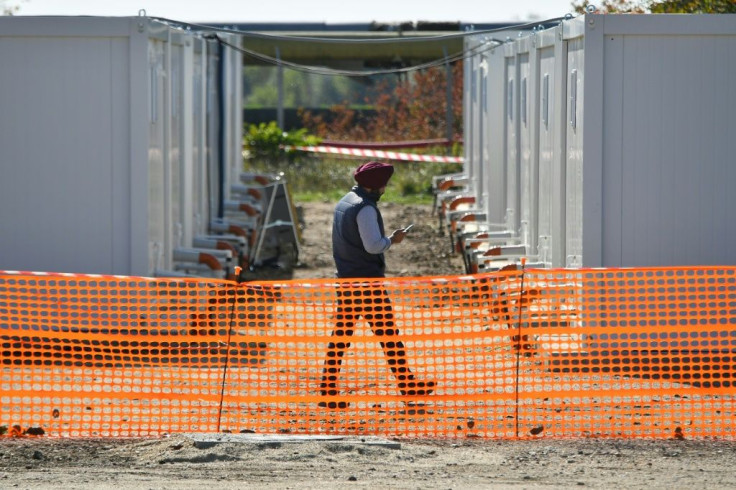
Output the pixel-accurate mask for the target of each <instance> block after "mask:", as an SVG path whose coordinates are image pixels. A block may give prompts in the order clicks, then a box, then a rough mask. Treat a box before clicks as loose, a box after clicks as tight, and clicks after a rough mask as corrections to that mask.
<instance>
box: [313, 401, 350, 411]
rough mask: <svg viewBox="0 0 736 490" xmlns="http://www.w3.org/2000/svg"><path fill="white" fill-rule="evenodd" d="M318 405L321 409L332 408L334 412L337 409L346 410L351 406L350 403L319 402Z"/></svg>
mask: <svg viewBox="0 0 736 490" xmlns="http://www.w3.org/2000/svg"><path fill="white" fill-rule="evenodd" d="M318 405H319V407H320V408H331V409H333V410H334V409H336V408H339V409H344V408H348V407H349V406H350V404H349V403H348V402H319V404H318Z"/></svg>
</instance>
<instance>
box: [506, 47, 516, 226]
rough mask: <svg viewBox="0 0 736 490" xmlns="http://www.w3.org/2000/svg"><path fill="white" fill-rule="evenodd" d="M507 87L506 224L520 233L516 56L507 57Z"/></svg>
mask: <svg viewBox="0 0 736 490" xmlns="http://www.w3.org/2000/svg"><path fill="white" fill-rule="evenodd" d="M505 73H506V84H505V85H506V86H505V87H504V93H505V96H506V97H505V98H506V105H505V109H504V113H505V115H506V124H505V126H506V130H505V133H506V144H505V147H504V149H505V154H506V162H505V174H506V222H507V223H508V224H509V227H510V228H511V229H512V230H513V231H515V232H518V231H519V219H518V214H519V124H518V120H519V84H518V64H517V59H516V56H515V55H512V56H507V57H506V66H505Z"/></svg>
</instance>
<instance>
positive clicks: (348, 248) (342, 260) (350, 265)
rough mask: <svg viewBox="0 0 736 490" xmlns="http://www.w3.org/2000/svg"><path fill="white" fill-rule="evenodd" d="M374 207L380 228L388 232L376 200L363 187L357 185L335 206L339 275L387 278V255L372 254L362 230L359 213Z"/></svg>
mask: <svg viewBox="0 0 736 490" xmlns="http://www.w3.org/2000/svg"><path fill="white" fill-rule="evenodd" d="M365 206H372V207H373V208H374V209H375V210H376V214H377V215H378V228H379V229H380V230H381V235H382V236H383V235H384V229H383V218H382V217H381V212H380V211H379V210H378V207H377V206H376V201H375V199H373V198H372V197H371V196H370V195H369V194H368V193H367V192H365V191H364V190H363V189H361V188H360V187H359V186H355V187H353V188H352V189H351V190H350V192H348V193H347V194H346V195H345V197H343V198H342V199H341V200H340V202H338V203H337V206H336V207H335V217H334V220H333V222H332V256H333V257H334V259H335V265H336V266H337V277H384V274H385V271H386V261H385V259H384V257H383V254H371V253H368V252H367V251H366V249H365V247H364V246H363V241H362V240H361V239H360V232H359V231H358V213H359V212H360V210H361V209H363V208H364V207H365Z"/></svg>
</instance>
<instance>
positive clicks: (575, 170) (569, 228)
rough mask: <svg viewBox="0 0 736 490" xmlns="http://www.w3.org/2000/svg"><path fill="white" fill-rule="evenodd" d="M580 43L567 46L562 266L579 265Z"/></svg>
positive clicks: (581, 49)
mask: <svg viewBox="0 0 736 490" xmlns="http://www.w3.org/2000/svg"><path fill="white" fill-rule="evenodd" d="M584 54H585V52H584V39H583V38H578V39H573V40H570V41H569V42H568V51H567V90H566V93H567V104H568V105H567V111H566V112H567V117H566V124H565V127H566V129H565V134H566V137H565V139H566V148H567V149H566V164H565V165H566V166H565V175H566V182H565V189H566V195H567V201H566V208H565V217H566V223H565V251H566V257H565V262H566V263H565V265H566V266H569V267H579V266H581V265H583V128H584V127H585V126H584V121H583V89H584V87H585V83H584V77H585V66H584V60H585V57H584Z"/></svg>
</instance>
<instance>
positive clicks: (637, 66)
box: [603, 16, 736, 266]
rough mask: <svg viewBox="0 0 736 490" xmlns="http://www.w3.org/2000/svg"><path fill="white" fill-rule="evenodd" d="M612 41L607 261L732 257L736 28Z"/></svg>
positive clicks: (608, 58)
mask: <svg viewBox="0 0 736 490" xmlns="http://www.w3.org/2000/svg"><path fill="white" fill-rule="evenodd" d="M734 17H736V16H734ZM734 26H736V23H734ZM604 46H605V74H604V77H605V80H606V92H605V99H604V100H605V111H604V124H605V127H606V128H612V129H615V130H617V131H618V134H617V135H616V138H615V139H614V140H613V141H610V142H608V141H607V142H605V143H604V208H603V209H604V216H603V218H604V223H605V226H604V229H603V233H604V235H603V265H610V266H613V265H621V264H625V265H631V266H637V265H652V266H654V265H671V264H682V265H692V264H703V265H709V264H733V263H734V262H736V227H734V226H733V223H734V221H733V218H731V217H730V216H731V214H732V210H733V209H735V208H736V193H735V192H734V191H733V189H731V186H732V185H733V183H734V182H736V166H735V165H734V155H735V154H736V143H734V135H735V134H736V119H735V118H734V114H736V55H735V53H736V28H735V29H734V30H733V31H732V34H731V35H730V36H725V35H707V34H702V35H690V36H678V35H658V36H650V35H637V34H628V35H610V36H606V40H605V45H604Z"/></svg>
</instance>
